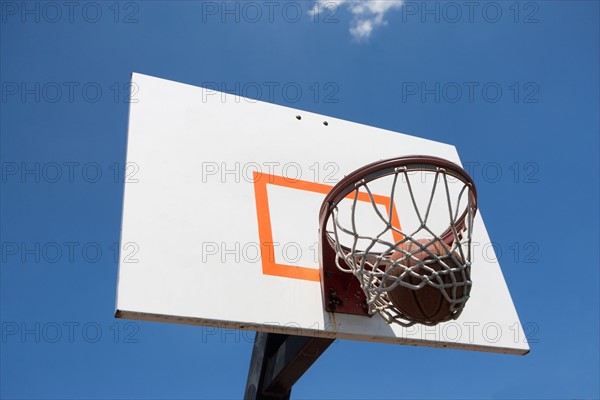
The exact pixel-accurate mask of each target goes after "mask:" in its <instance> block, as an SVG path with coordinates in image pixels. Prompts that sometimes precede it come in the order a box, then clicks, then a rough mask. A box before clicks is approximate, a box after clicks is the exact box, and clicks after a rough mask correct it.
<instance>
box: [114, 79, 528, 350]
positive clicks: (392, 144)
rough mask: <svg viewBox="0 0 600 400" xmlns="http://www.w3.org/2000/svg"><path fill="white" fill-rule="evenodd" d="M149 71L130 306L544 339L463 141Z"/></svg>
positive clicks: (128, 188) (124, 290)
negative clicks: (529, 315) (526, 310)
mask: <svg viewBox="0 0 600 400" xmlns="http://www.w3.org/2000/svg"><path fill="white" fill-rule="evenodd" d="M132 81H133V82H135V83H136V87H137V88H139V92H138V93H137V98H138V102H136V103H131V104H130V112H129V128H128V140H127V162H135V163H136V165H138V166H139V173H138V175H137V177H138V178H139V179H138V182H136V183H133V182H132V183H125V189H124V200H123V215H122V229H121V243H122V244H126V243H130V242H133V243H136V244H137V245H138V248H139V251H138V254H137V257H136V258H137V262H136V263H132V262H128V260H126V259H124V258H123V259H121V261H120V263H119V279H118V290H117V295H118V297H117V304H116V315H117V317H121V318H130V319H143V320H150V321H163V322H172V323H186V324H195V325H208V326H217V327H228V328H236V329H250V330H256V331H259V332H270V333H279V334H292V335H298V334H301V335H303V336H307V337H327V338H337V339H350V340H362V341H374V342H383V343H398V344H410V345H420V346H430V347H445V348H455V349H468V350H478V351H488V352H498V353H511V354H526V353H527V352H528V351H529V346H528V344H527V342H526V340H524V339H523V338H524V337H525V335H524V334H523V330H522V327H521V324H520V321H519V317H518V315H517V312H516V310H515V307H514V305H513V302H512V299H511V296H510V293H509V291H508V288H507V285H506V283H505V280H504V277H503V275H502V271H501V269H500V265H499V264H498V262H497V260H496V259H495V258H492V257H485V258H484V257H477V256H475V254H473V246H472V244H473V243H474V242H476V243H478V244H485V243H490V242H491V240H490V238H489V236H488V233H487V231H486V228H485V225H484V223H483V218H482V215H481V214H482V213H481V211H480V210H479V209H478V207H477V206H478V204H477V193H476V188H475V186H474V184H473V182H472V180H471V178H470V177H469V176H468V175H467V174H466V173H465V172H464V170H463V169H462V168H461V167H460V159H459V157H458V153H457V151H456V149H455V147H454V146H452V145H449V144H444V143H438V142H435V141H431V140H427V139H423V138H418V137H415V136H410V135H405V134H401V133H396V132H391V131H386V130H383V129H378V128H374V127H370V126H365V125H360V124H356V123H352V122H348V121H343V120H339V119H335V118H331V117H324V116H322V115H317V114H312V113H308V112H300V111H298V110H294V109H290V108H286V107H281V106H277V105H274V104H268V103H264V102H260V101H255V100H251V99H245V98H241V97H239V96H234V95H230V94H224V93H220V92H216V91H214V90H209V89H205V88H201V87H195V86H191V85H185V84H181V83H177V82H172V81H168V80H164V79H159V78H154V77H150V76H147V75H141V74H133V75H132ZM365 148H369V149H377V151H376V152H373V151H364V150H363V149H365ZM479 247H481V246H479ZM490 326H491V327H493V328H494V329H493V332H492V329H491V328H490ZM515 329H516V330H517V331H518V332H517V334H515ZM515 337H517V338H519V340H515Z"/></svg>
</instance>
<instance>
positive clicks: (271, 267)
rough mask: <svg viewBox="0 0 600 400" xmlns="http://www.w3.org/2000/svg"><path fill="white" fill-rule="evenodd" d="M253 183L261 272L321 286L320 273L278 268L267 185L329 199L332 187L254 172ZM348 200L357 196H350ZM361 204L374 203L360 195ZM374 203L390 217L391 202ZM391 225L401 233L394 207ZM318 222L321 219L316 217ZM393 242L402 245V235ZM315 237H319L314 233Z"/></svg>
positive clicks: (381, 198)
mask: <svg viewBox="0 0 600 400" xmlns="http://www.w3.org/2000/svg"><path fill="white" fill-rule="evenodd" d="M253 179H254V195H255V199H256V216H257V219H258V237H259V240H260V244H259V245H260V252H261V260H262V272H263V274H264V275H273V276H280V277H285V278H292V279H302V280H307V281H315V282H319V281H320V277H319V270H318V269H314V268H307V267H298V266H294V265H286V264H279V263H277V262H275V250H274V246H273V244H274V242H273V230H272V227H271V214H270V211H269V196H268V193H267V185H275V186H281V187H286V188H290V189H296V190H305V191H308V192H314V193H320V194H324V195H326V194H327V193H329V192H330V191H331V189H332V188H333V186H331V185H326V184H324V183H316V182H309V181H303V180H299V179H292V178H285V177H283V176H278V175H272V174H266V173H263V172H256V171H254V172H253ZM349 196H354V195H353V194H352V195H349ZM357 200H359V201H365V202H371V199H370V198H369V195H368V194H367V193H364V192H359V193H358V198H357ZM373 200H374V201H375V203H376V204H379V205H382V206H384V207H385V209H386V212H387V213H388V215H390V198H389V197H387V196H382V195H377V194H373ZM391 212H392V214H391V215H392V225H393V226H394V227H395V228H398V230H400V229H401V228H400V219H399V218H398V214H397V212H396V208H395V207H394V206H393V205H392V210H391ZM312 217H313V218H315V219H317V218H318V217H319V216H318V215H314V216H312ZM392 234H393V236H394V240H396V241H400V240H401V239H402V237H401V235H400V234H399V233H398V232H396V231H392ZM315 237H318V235H317V233H316V232H315Z"/></svg>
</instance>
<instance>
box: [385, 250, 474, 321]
mask: <svg viewBox="0 0 600 400" xmlns="http://www.w3.org/2000/svg"><path fill="white" fill-rule="evenodd" d="M417 241H418V242H419V243H420V244H422V245H423V246H426V245H427V244H428V243H430V242H431V240H430V239H419V240H417ZM426 249H427V250H423V249H421V248H420V246H418V245H417V244H416V243H414V242H412V241H411V242H407V243H405V244H403V245H402V246H400V250H404V251H406V252H409V253H413V254H412V256H410V257H408V256H407V255H406V254H405V253H403V252H402V251H395V252H394V253H392V255H391V256H390V259H391V260H392V261H398V260H401V261H400V263H401V265H402V266H404V267H406V268H412V271H413V272H414V273H415V274H417V275H420V276H422V277H428V278H429V279H431V281H432V282H433V283H434V284H438V285H439V284H442V283H443V284H451V283H452V277H451V275H450V274H452V273H453V274H454V278H455V280H456V283H457V285H456V286H457V288H456V299H460V298H461V297H463V295H464V294H468V291H467V292H465V290H468V287H469V286H467V285H466V282H467V281H468V280H469V279H470V277H469V276H468V274H467V271H465V276H464V277H463V275H462V273H461V272H460V271H459V270H455V272H452V271H450V270H449V269H448V268H452V269H454V268H459V267H460V264H461V263H462V259H461V258H460V256H459V255H458V254H456V253H454V258H456V261H458V262H459V265H457V264H456V263H455V261H454V260H453V259H452V258H451V257H450V256H449V255H448V254H447V251H446V250H445V248H444V245H443V244H442V243H441V242H440V241H434V242H432V243H431V244H429V245H428V246H427V247H426ZM430 253H432V254H435V255H436V256H441V257H443V262H444V263H445V264H446V266H447V267H445V266H444V265H442V263H441V262H440V261H435V258H434V257H433V256H432V255H431V254H430ZM402 259H404V260H402ZM423 264H424V265H427V267H429V268H431V269H432V270H434V271H436V272H439V275H438V276H439V279H438V278H436V277H435V274H434V272H432V271H430V270H428V269H427V268H425V267H424V265H423ZM404 271H405V268H403V267H401V266H399V265H397V266H392V265H390V266H389V267H388V270H387V271H386V272H387V274H388V275H393V276H395V277H400V275H401V274H402V272H404ZM402 280H403V281H404V282H406V283H409V284H411V285H419V284H420V283H421V282H422V281H423V278H421V277H418V276H413V275H410V274H405V276H404V277H403V278H402ZM393 282H394V281H392V280H391V279H390V280H388V281H387V282H385V281H384V283H383V285H384V286H391V285H392V284H393ZM443 290H445V291H446V293H447V294H448V296H449V298H450V299H452V287H447V288H445V289H444V288H437V287H435V286H433V285H432V284H431V283H429V282H427V283H426V284H425V286H423V287H422V288H420V289H416V290H415V289H411V288H408V287H404V286H401V285H398V286H397V287H395V288H394V289H392V290H390V291H389V292H388V297H389V299H390V301H391V303H392V304H393V305H394V307H396V308H397V309H398V311H400V312H401V313H402V314H404V315H406V316H407V317H409V318H410V319H412V320H414V321H416V322H419V323H429V324H431V323H438V322H441V321H444V320H446V319H448V318H449V317H450V316H451V314H452V312H453V309H452V308H451V302H449V301H448V300H447V299H446V297H444V294H443V292H442V291H443ZM457 305H459V304H457Z"/></svg>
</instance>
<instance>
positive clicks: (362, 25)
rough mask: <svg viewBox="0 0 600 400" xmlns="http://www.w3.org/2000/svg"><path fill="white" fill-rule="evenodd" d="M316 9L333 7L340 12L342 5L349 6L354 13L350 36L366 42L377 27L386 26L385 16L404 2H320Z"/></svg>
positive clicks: (369, 0) (330, 0)
mask: <svg viewBox="0 0 600 400" xmlns="http://www.w3.org/2000/svg"><path fill="white" fill-rule="evenodd" d="M317 3H319V4H318V5H316V6H315V8H314V9H313V12H314V11H316V10H317V8H316V7H320V9H323V7H328V9H331V7H332V5H333V4H335V7H337V9H338V10H339V9H340V8H341V6H342V5H344V6H347V7H348V10H349V11H350V13H352V16H353V20H352V22H351V23H350V34H352V36H353V37H354V38H355V39H357V40H366V39H368V38H369V37H370V36H371V33H373V30H374V29H375V28H377V27H380V26H383V25H386V24H387V22H386V21H385V19H384V16H385V14H386V13H387V12H388V11H390V10H392V9H397V8H400V7H401V6H402V0H318V1H317Z"/></svg>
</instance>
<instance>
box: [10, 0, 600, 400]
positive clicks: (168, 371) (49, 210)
mask: <svg viewBox="0 0 600 400" xmlns="http://www.w3.org/2000/svg"><path fill="white" fill-rule="evenodd" d="M171 3H172V4H167V3H166V2H161V1H133V2H120V3H116V2H75V3H71V5H65V4H64V3H63V2H57V3H43V2H35V1H31V2H14V1H2V2H1V3H0V12H1V14H0V18H1V21H0V22H1V24H0V34H1V37H0V74H1V79H0V80H1V84H2V92H1V99H0V101H1V103H0V104H1V114H0V128H1V139H0V144H1V148H0V157H1V162H2V164H1V165H2V181H1V185H2V186H1V193H0V207H1V210H0V217H1V228H0V234H1V244H2V253H1V257H2V260H1V262H2V264H1V269H0V277H1V282H0V288H1V292H0V300H1V305H0V311H1V315H0V319H1V322H2V338H1V341H0V349H1V353H0V369H1V371H0V397H2V398H3V399H4V398H6V399H32V398H44V399H59V398H60V399H65V398H78V399H83V398H95V399H100V398H101V399H106V398H120V399H122V398H136V399H156V398H165V399H167V398H170V399H172V398H181V399H192V398H240V397H241V396H242V393H243V391H244V385H245V381H246V376H247V370H248V364H249V360H250V354H251V349H252V340H253V334H252V333H251V332H236V331H228V330H214V329H203V328H200V327H192V326H178V325H168V324H157V323H146V322H130V321H126V320H115V319H114V318H113V311H114V300H115V290H116V277H117V262H116V260H115V243H116V242H118V240H119V224H120V216H121V201H122V195H123V185H122V176H121V175H119V173H118V171H119V170H120V168H122V166H123V163H124V161H125V143H126V130H127V112H128V104H127V98H126V91H127V85H128V82H129V77H130V74H131V73H132V72H140V73H144V74H148V75H153V76H158V77H162V78H166V79H171V80H175V81H180V82H185V83H189V84H194V85H205V86H206V85H214V84H217V85H219V86H222V87H223V88H224V89H225V90H226V91H234V92H238V93H240V94H246V95H249V96H250V97H258V98H259V99H261V100H265V101H270V102H273V103H276V104H281V105H286V106H291V107H295V108H299V109H303V110H307V111H312V112H317V113H320V114H326V115H331V116H334V117H338V118H343V119H348V120H351V121H355V122H359V123H364V124H368V125H374V126H378V127H382V128H386V129H390V130H395V131H399V132H404V133H409V134H413V135H417V136H421V137H425V138H428V139H432V140H438V141H442V142H447V143H452V144H455V145H456V146H457V148H458V150H459V154H460V156H461V158H462V160H463V162H469V163H471V164H470V165H472V166H473V169H472V170H471V171H470V172H471V173H472V175H473V178H474V179H475V182H476V183H477V184H478V191H479V203H480V208H481V210H482V212H483V213H484V214H485V216H486V225H487V228H488V230H489V232H490V235H491V237H492V239H493V240H494V241H496V243H497V244H498V246H499V248H501V251H502V254H501V256H500V262H501V265H502V267H503V272H504V275H505V278H506V280H507V283H508V286H509V289H510V290H511V294H512V297H513V301H514V302H515V305H516V307H517V310H518V312H519V315H520V318H521V322H522V323H523V324H529V325H528V326H529V329H527V330H528V334H529V339H530V346H531V353H530V354H529V355H527V356H525V357H519V356H506V355H498V354H483V353H475V352H465V351H455V350H438V349H428V348H415V347H406V346H391V345H381V344H372V343H358V342H345V341H336V342H335V343H334V344H333V345H332V346H331V347H330V348H329V349H328V350H327V352H326V353H325V354H324V355H323V356H322V357H321V358H320V359H319V360H318V362H317V363H316V364H315V365H314V366H313V367H312V368H311V369H310V370H309V371H308V372H307V373H306V375H305V376H304V377H302V378H301V380H300V381H299V382H298V383H297V385H296V386H295V388H294V391H293V397H294V398H399V397H401V398H598V397H599V396H600V393H599V386H598V377H599V374H600V371H599V340H598V338H599V320H598V315H599V309H598V308H599V306H598V305H599V303H600V301H599V274H598V270H599V258H598V253H599V252H598V243H599V240H598V239H599V238H598V231H599V230H598V221H599V214H598V209H599V207H598V204H599V198H598V194H599V193H598V182H599V176H598V175H599V174H598V171H599V135H598V132H599V116H598V110H599V98H598V97H599V96H598V88H599V81H598V71H599V67H600V66H599V62H598V61H599V53H598V49H599V46H598V38H599V37H600V35H599V18H598V17H599V3H598V2H595V1H569V2H566V1H536V2H519V3H516V2H504V1H502V2H488V3H486V2H478V3H477V4H475V5H473V6H472V7H473V8H469V7H470V6H465V5H464V3H463V2H455V3H438V2H428V3H427V4H425V3H422V2H405V3H404V4H402V5H399V4H392V2H383V3H377V4H375V3H373V4H370V5H365V4H357V3H350V2H344V1H338V2H335V4H333V3H331V4H329V5H326V4H322V5H321V7H320V8H319V11H318V12H317V13H314V12H313V13H311V12H310V10H309V7H310V5H311V4H313V3H314V2H291V3H290V2H275V3H274V5H273V6H272V7H273V8H272V9H269V6H267V5H265V2H250V3H236V2H229V3H228V4H227V5H224V3H220V2H219V3H217V2H204V3H202V2H195V1H181V2H171ZM361 3H362V2H361ZM248 4H251V5H250V6H248ZM227 10H229V12H228V11H227ZM257 10H258V12H259V13H258V14H257V13H256V12H257ZM271 11H272V12H271ZM269 85H271V86H272V87H275V90H274V91H273V92H272V93H269V91H268V90H267V88H268V87H269ZM286 85H287V86H295V87H300V88H301V90H302V94H301V95H298V96H294V95H290V94H289V93H286V92H285V91H284V90H283V88H284V87H286ZM257 86H258V87H261V88H264V90H261V92H258V91H255V90H254V89H253V88H256V87H257ZM457 88H458V89H457ZM469 88H472V91H470V89H469ZM498 172H499V173H500V174H501V175H498ZM373 362H377V363H378V365H380V367H379V375H378V376H377V377H373V376H369V377H368V379H373V384H372V385H366V384H365V383H364V382H365V380H364V379H356V378H355V376H356V372H355V371H370V368H371V365H373Z"/></svg>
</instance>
